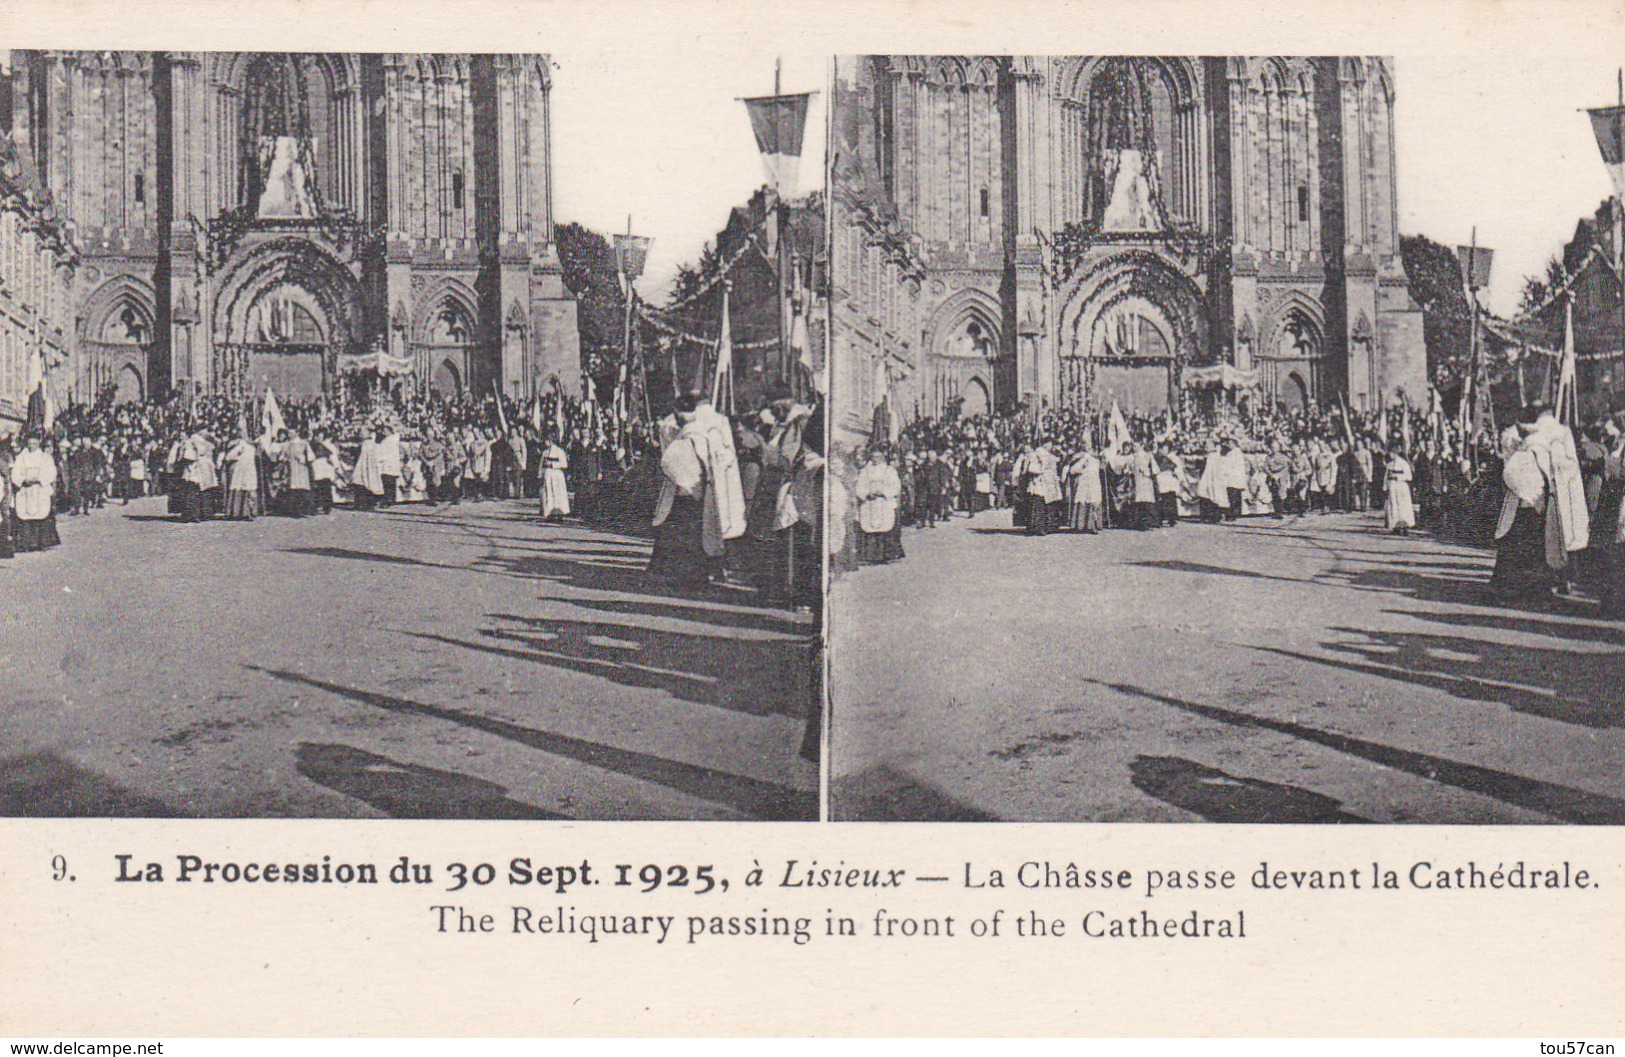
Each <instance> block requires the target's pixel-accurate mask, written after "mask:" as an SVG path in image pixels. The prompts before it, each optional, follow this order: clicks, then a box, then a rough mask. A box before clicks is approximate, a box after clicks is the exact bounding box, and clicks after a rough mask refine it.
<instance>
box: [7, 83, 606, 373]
mask: <svg viewBox="0 0 1625 1057" xmlns="http://www.w3.org/2000/svg"><path fill="white" fill-rule="evenodd" d="M15 54H16V56H17V58H16V59H15V60H14V62H13V64H12V69H11V72H10V74H9V76H8V77H7V78H6V81H7V84H6V87H7V88H8V90H9V95H10V107H9V108H8V114H7V116H8V117H9V119H10V127H11V130H12V135H13V139H14V141H15V142H18V143H19V144H20V145H21V146H22V147H23V148H24V150H25V153H26V156H27V157H28V158H29V159H30V161H29V164H31V165H32V166H33V167H34V168H35V169H36V171H37V174H38V176H39V178H40V180H41V182H42V184H44V185H45V186H46V187H48V188H49V189H50V191H51V193H52V195H53V197H54V199H55V200H56V201H57V202H58V203H60V208H61V210H62V212H63V214H64V216H65V218H66V219H67V220H68V222H69V223H70V224H71V226H72V229H73V232H74V238H75V241H76V243H77V245H78V248H79V251H80V253H81V254H82V257H83V266H82V267H81V268H80V269H79V270H78V273H77V276H76V279H75V285H74V291H73V300H74V303H75V307H76V314H77V316H78V319H79V323H78V326H77V334H76V337H77V339H78V347H79V351H80V353H81V356H80V360H81V361H82V362H81V363H78V364H76V365H75V370H74V374H75V384H76V386H77V387H78V388H79V389H80V390H81V395H82V396H84V397H85V398H87V399H88V398H91V397H93V395H94V393H95V392H97V391H99V390H100V388H101V387H102V385H104V384H105V382H106V380H107V379H108V378H114V379H118V380H120V381H119V386H120V388H119V394H120V396H121V397H127V396H136V397H139V396H140V395H143V394H144V393H150V394H162V393H165V392H168V391H171V390H172V389H174V388H176V387H186V386H191V387H194V388H195V389H197V390H198V391H201V392H213V391H233V390H234V389H241V388H243V387H245V386H247V387H254V386H257V385H258V383H259V380H260V378H261V377H263V376H264V374H265V372H267V371H270V370H272V369H282V370H283V373H284V375H285V376H286V377H287V378H289V379H290V381H289V383H288V384H292V385H295V386H304V387H306V388H310V387H313V386H314V387H316V388H327V387H331V385H332V384H333V381H334V372H335V371H336V370H337V369H338V368H339V366H340V364H341V363H342V358H343V357H345V356H352V355H361V354H366V353H371V352H375V351H384V352H385V353H386V354H388V355H392V356H395V357H399V358H401V359H404V360H409V361H410V362H411V363H412V365H413V367H414V370H415V378H416V382H417V384H419V385H421V386H424V387H428V386H430V385H433V386H437V387H439V388H442V389H447V390H462V391H469V390H473V391H481V392H488V391H490V389H491V388H492V387H493V386H496V387H500V388H502V389H503V390H504V391H506V392H508V393H510V394H514V395H527V394H529V393H530V392H531V391H532V390H533V389H534V388H537V387H540V386H541V385H543V384H545V383H546V380H547V379H548V378H549V377H550V376H552V375H557V376H559V378H560V380H561V381H562V382H563V383H564V384H566V385H567V386H571V387H573V386H574V385H575V384H576V381H577V378H578V376H579V345H578V338H577V331H576V320H575V304H574V302H573V301H572V300H571V299H570V298H569V296H568V294H567V292H566V291H565V289H564V286H563V281H562V274H561V270H560V268H559V264H558V259H557V253H556V250H555V248H554V245H553V217H552V191H551V164H552V156H551V141H550V135H551V117H550V113H549V101H548V96H549V92H550V87H551V80H550V73H549V66H548V60H547V58H546V57H545V56H537V55H525V56H520V55H505V56H475V55H405V54H393V55H361V54H348V55H342V54H324V55H308V56H286V55H274V54H269V53H267V54H258V53H208V52H193V53H146V52H122V53H121V52H19V53H15ZM279 139H287V140H288V141H289V142H290V143H291V142H293V141H294V140H295V139H297V140H299V141H300V142H301V143H302V144H303V145H302V146H300V147H298V148H297V156H295V151H294V148H286V149H284V147H282V146H278V143H279ZM289 161H293V162H296V163H297V165H296V166H295V168H296V169H297V176H296V177H290V176H289V175H288V169H289V165H288V162H289ZM278 166H281V168H278ZM279 174H280V175H279ZM276 179H285V180H286V181H287V182H288V187H287V194H288V195H291V196H292V197H291V198H289V199H288V201H287V202H284V201H283V198H284V192H283V190H281V189H279V188H278V187H273V186H272V182H274V181H275V180H276ZM268 192H269V194H270V197H269V198H267V193H268ZM306 200H309V201H314V202H319V203H320V206H319V209H317V208H307V207H306V206H304V205H301V204H299V203H301V202H305V201H306ZM267 203H270V204H269V205H268V204H267ZM318 213H319V215H312V214H318ZM273 306H274V307H275V308H276V311H272V307H273ZM294 312H297V313H298V314H299V318H300V319H301V320H308V321H309V323H310V327H309V328H307V330H308V332H307V331H301V334H300V335H299V340H300V341H307V342H309V343H310V344H311V348H310V349H307V350H305V351H304V353H303V359H301V357H300V356H298V355H285V354H284V353H286V352H287V351H288V350H286V349H283V350H281V351H278V350H275V349H270V348H269V347H268V344H267V338H266V335H265V333H264V323H263V321H264V320H265V319H266V318H269V317H274V318H284V317H287V318H292V316H291V315H290V313H294ZM313 334H314V335H316V336H317V337H316V338H315V339H314V340H313V339H312V335H313ZM271 338H272V339H273V340H272V341H271V343H270V344H273V345H274V344H275V342H276V341H286V340H288V336H287V335H280V334H273V335H271ZM300 363H303V364H305V366H304V367H300V366H299V364H300ZM126 368H128V370H126ZM257 376H258V377H257ZM134 390H138V391H134Z"/></svg>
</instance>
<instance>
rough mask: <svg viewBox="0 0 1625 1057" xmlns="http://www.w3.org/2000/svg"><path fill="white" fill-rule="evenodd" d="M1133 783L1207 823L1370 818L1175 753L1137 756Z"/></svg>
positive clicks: (1131, 766) (1305, 793) (1319, 798)
mask: <svg viewBox="0 0 1625 1057" xmlns="http://www.w3.org/2000/svg"><path fill="white" fill-rule="evenodd" d="M1129 774H1130V775H1131V776H1132V777H1133V782H1134V787H1135V788H1136V789H1138V790H1140V791H1141V792H1142V793H1145V794H1146V795H1147V796H1153V797H1156V798H1157V799H1158V800H1161V801H1163V802H1164V803H1168V804H1172V805H1173V806H1175V807H1177V808H1182V809H1184V810H1186V811H1189V812H1191V813H1192V814H1197V815H1201V816H1202V817H1203V818H1205V819H1207V820H1208V821H1209V822H1292V823H1305V822H1316V823H1326V822H1369V821H1371V820H1370V819H1366V818H1361V817H1360V816H1358V815H1351V814H1349V813H1348V812H1346V811H1344V810H1342V806H1343V805H1342V801H1339V800H1334V799H1333V798H1331V797H1329V796H1326V795H1325V794H1323V793H1316V792H1313V791H1312V790H1308V789H1302V788H1299V787H1298V786H1295V785H1282V784H1280V783H1278V782H1266V781H1262V780H1261V779H1258V778H1241V777H1237V776H1235V775H1231V774H1226V773H1225V772H1223V771H1220V770H1216V769H1214V768H1212V767H1207V766H1204V765H1203V764H1200V763H1197V762H1195V761H1194V760H1186V759H1182V758H1180V757H1177V756H1136V757H1135V758H1134V762H1133V763H1131V764H1129Z"/></svg>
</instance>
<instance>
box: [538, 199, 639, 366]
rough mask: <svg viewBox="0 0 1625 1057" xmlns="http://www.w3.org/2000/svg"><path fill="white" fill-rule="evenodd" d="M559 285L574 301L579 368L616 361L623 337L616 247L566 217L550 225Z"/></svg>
mask: <svg viewBox="0 0 1625 1057" xmlns="http://www.w3.org/2000/svg"><path fill="white" fill-rule="evenodd" d="M553 237H554V241H555V243H556V244H557V246H558V250H559V266H560V267H561V268H562V269H563V271H564V285H565V287H566V288H567V289H568V290H569V291H570V296H571V297H573V298H575V300H576V320H577V326H578V327H579V328H580V331H581V368H582V370H583V371H585V372H586V373H588V374H591V375H594V376H598V375H602V374H605V373H608V372H611V371H614V370H616V369H617V368H618V367H619V365H620V357H621V349H622V346H623V345H624V342H625V336H624V332H623V328H624V327H625V325H626V321H625V314H626V301H625V296H626V295H625V293H624V292H623V291H622V289H621V280H620V274H619V272H618V271H617V269H616V267H615V250H614V249H613V248H612V247H611V246H610V242H609V240H608V239H606V238H605V237H604V236H602V235H600V234H598V232H596V231H589V230H588V229H587V228H584V227H582V226H581V225H580V224H577V223H574V222H571V223H568V224H559V225H558V226H557V227H555V228H554V234H553Z"/></svg>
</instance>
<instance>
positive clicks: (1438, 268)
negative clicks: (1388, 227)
mask: <svg viewBox="0 0 1625 1057" xmlns="http://www.w3.org/2000/svg"><path fill="white" fill-rule="evenodd" d="M1399 249H1400V254H1401V255H1402V257H1403V260H1404V263H1405V274H1406V276H1407V277H1408V278H1409V279H1410V292H1411V299H1412V300H1413V301H1415V302H1416V303H1417V304H1418V305H1421V306H1422V339H1423V341H1424V342H1425V344H1426V345H1427V356H1428V377H1429V378H1430V379H1431V380H1432V382H1433V384H1434V385H1435V386H1436V387H1437V388H1438V390H1439V392H1440V393H1441V394H1454V393H1456V392H1459V391H1460V389H1461V382H1462V377H1463V375H1464V374H1466V372H1467V371H1468V370H1469V369H1470V366H1469V360H1470V356H1471V347H1472V329H1473V314H1472V308H1471V306H1469V305H1468V303H1467V291H1466V287H1465V285H1464V284H1463V282H1462V274H1461V261H1460V259H1459V258H1458V257H1457V256H1456V253H1455V251H1454V250H1452V249H1451V248H1450V247H1448V246H1442V245H1440V244H1439V243H1437V242H1434V241H1433V240H1432V239H1430V238H1428V237H1427V236H1426V235H1405V236H1403V237H1401V238H1400V240H1399Z"/></svg>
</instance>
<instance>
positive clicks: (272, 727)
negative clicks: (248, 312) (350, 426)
mask: <svg viewBox="0 0 1625 1057" xmlns="http://www.w3.org/2000/svg"><path fill="white" fill-rule="evenodd" d="M534 515H535V504H534V502H531V503H524V504H521V503H518V502H485V503H464V504H462V505H460V506H455V507H441V508H435V507H430V506H427V505H424V504H414V505H406V506H399V507H395V508H393V509H391V510H389V511H387V512H378V513H373V514H365V513H359V512H354V511H346V510H340V511H338V512H335V513H334V514H333V515H331V516H328V517H318V518H311V519H305V520H293V519H287V518H260V519H258V520H256V521H253V522H249V523H238V522H228V521H214V522H209V523H205V524H199V525H183V524H179V523H177V522H176V521H174V520H173V519H171V518H170V517H169V516H168V515H167V514H166V513H165V511H164V500H162V499H161V498H154V499H145V500H139V501H136V502H133V503H131V504H130V505H129V506H128V507H120V506H117V505H112V506H109V507H107V508H105V509H103V510H100V511H97V512H95V513H94V514H93V515H91V516H90V517H79V518H73V517H60V518H58V524H59V526H60V530H61V535H62V538H63V546H61V547H59V548H57V549H55V550H53V551H49V552H46V553H43V554H28V555H19V556H17V557H16V558H14V559H11V560H6V561H0V814H3V815H35V816H46V815H50V816H60V815H73V816H195V817H315V818H323V817H330V818H343V817H376V816H394V817H404V818H509V819H512V818H579V819H611V818H616V819H619V818H628V819H636V818H643V819H653V818H683V819H742V818H743V819H750V818H769V819H776V818H811V817H816V816H817V790H818V778H817V767H816V765H815V764H813V763H810V762H808V761H806V760H803V759H802V758H801V757H800V756H799V754H798V753H799V749H800V747H801V741H802V736H803V729H804V726H805V717H806V714H807V707H808V704H807V702H808V694H807V687H808V686H809V677H808V671H809V666H810V665H811V664H812V663H813V657H812V648H811V645H810V642H811V636H812V632H813V626H812V623H811V618H810V617H808V616H807V615H806V614H805V613H802V614H796V613H791V612H787V611H785V610H779V609H771V608H767V607H765V606H762V605H760V604H758V603H757V602H756V600H755V596H754V594H753V592H750V591H748V590H745V589H740V588H728V587H716V588H713V589H711V590H709V591H708V592H706V593H705V594H704V595H703V596H701V597H687V596H683V595H680V594H677V593H674V592H671V591H668V590H666V589H664V588H662V587H660V586H658V585H656V584H655V583H653V582H651V581H650V579H649V578H648V577H647V576H646V575H645V573H644V566H645V564H646V563H647V561H648V556H649V549H650V544H649V542H648V541H647V540H646V539H640V538H637V537H636V536H631V535H620V534H616V533H614V532H608V531H601V530H597V529H594V528H591V527H588V526H586V525H584V524H581V523H576V522H566V523H562V524H542V523H540V522H538V521H537V520H536V518H535V516H534Z"/></svg>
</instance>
